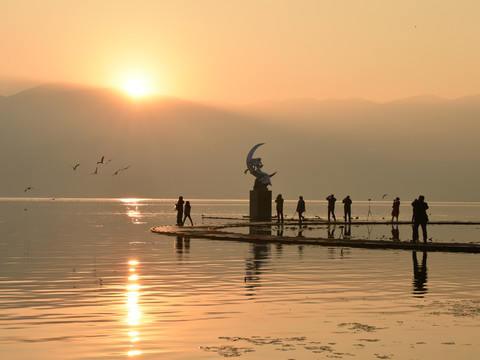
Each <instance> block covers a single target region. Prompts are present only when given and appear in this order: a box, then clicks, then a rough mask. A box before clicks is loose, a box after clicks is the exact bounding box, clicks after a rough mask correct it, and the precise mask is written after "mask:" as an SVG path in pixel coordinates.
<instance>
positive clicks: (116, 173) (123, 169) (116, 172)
mask: <svg viewBox="0 0 480 360" xmlns="http://www.w3.org/2000/svg"><path fill="white" fill-rule="evenodd" d="M130 166H132V165H128V166H125V167H124V168H121V169H118V170H117V171H115V172H114V173H113V174H112V176H115V175H118V174H119V173H120V172H121V171H125V170H127V169H128V168H129V167H130Z"/></svg>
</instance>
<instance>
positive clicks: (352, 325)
mask: <svg viewBox="0 0 480 360" xmlns="http://www.w3.org/2000/svg"><path fill="white" fill-rule="evenodd" d="M338 326H340V327H345V326H349V328H348V329H350V330H353V331H354V332H358V331H366V332H374V331H377V330H383V329H386V328H379V327H376V326H371V325H366V324H360V323H356V322H353V323H341V324H338Z"/></svg>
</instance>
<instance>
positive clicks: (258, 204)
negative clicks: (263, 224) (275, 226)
mask: <svg viewBox="0 0 480 360" xmlns="http://www.w3.org/2000/svg"><path fill="white" fill-rule="evenodd" d="M271 219H272V192H271V191H270V190H268V189H253V190H250V220H253V221H270V220H271Z"/></svg>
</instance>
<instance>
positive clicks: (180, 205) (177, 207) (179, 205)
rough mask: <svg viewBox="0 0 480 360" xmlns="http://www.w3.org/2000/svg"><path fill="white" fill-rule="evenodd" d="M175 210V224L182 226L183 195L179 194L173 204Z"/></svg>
mask: <svg viewBox="0 0 480 360" xmlns="http://www.w3.org/2000/svg"><path fill="white" fill-rule="evenodd" d="M175 210H176V211H177V225H178V226H182V225H183V221H182V218H183V196H180V197H179V198H178V201H177V203H176V204H175Z"/></svg>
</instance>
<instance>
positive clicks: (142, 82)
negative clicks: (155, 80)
mask: <svg viewBox="0 0 480 360" xmlns="http://www.w3.org/2000/svg"><path fill="white" fill-rule="evenodd" d="M121 88H122V89H123V90H124V91H125V92H126V93H127V94H128V95H130V96H131V97H134V98H141V97H145V96H148V95H150V94H151V93H152V90H151V87H150V85H149V83H148V81H147V80H146V79H145V78H141V77H139V76H133V77H129V78H127V79H125V81H124V82H123V84H122V85H121Z"/></svg>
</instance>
